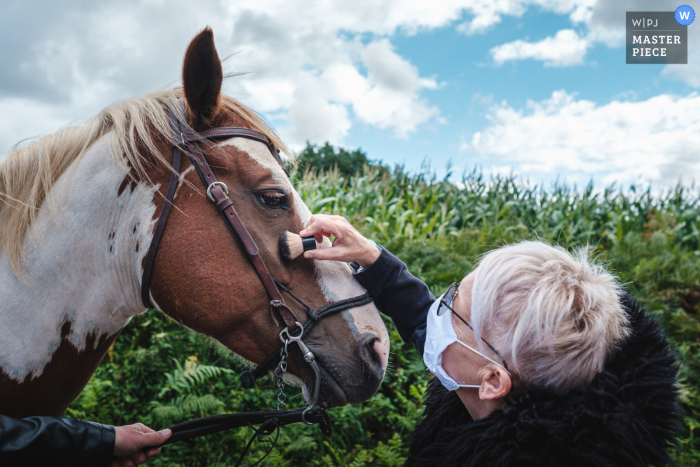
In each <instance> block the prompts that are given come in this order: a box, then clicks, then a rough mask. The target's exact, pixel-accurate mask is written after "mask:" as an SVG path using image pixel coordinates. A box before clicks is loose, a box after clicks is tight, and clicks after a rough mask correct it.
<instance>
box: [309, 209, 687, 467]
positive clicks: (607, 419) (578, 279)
mask: <svg viewBox="0 0 700 467" xmlns="http://www.w3.org/2000/svg"><path fill="white" fill-rule="evenodd" d="M300 234H301V235H302V236H311V235H314V236H315V237H316V240H317V241H321V240H323V237H329V236H330V235H333V236H335V240H334V242H333V247H332V248H327V249H318V250H311V251H307V252H305V253H304V255H305V257H307V258H314V259H317V260H339V261H347V262H350V261H352V262H353V263H352V264H351V267H352V268H353V269H354V271H355V277H356V278H357V279H358V281H360V283H362V285H363V286H364V287H365V288H366V289H367V291H368V292H369V293H370V294H371V295H372V296H373V298H374V300H375V303H376V305H377V307H378V308H379V309H380V310H381V311H382V312H383V313H385V314H387V315H388V316H389V317H390V318H391V319H392V320H393V321H394V323H395V325H396V328H397V330H398V331H399V334H400V335H401V337H402V339H403V340H404V341H405V342H409V343H412V344H413V345H414V346H415V347H416V349H417V350H418V351H419V352H420V353H421V355H422V356H423V359H424V361H425V363H426V366H427V367H428V369H429V370H430V371H431V372H432V373H433V374H434V375H435V376H436V378H433V379H432V381H431V384H430V387H429V389H428V397H427V400H426V402H425V405H426V409H425V412H424V416H423V419H422V421H421V422H420V423H419V425H418V426H417V427H416V428H415V430H414V433H413V438H412V441H411V446H410V452H409V457H408V460H407V463H406V465H408V466H414V465H415V466H430V465H436V466H437V465H440V466H445V465H448V466H449V465H467V466H488V465H494V466H495V465H497V466H543V465H546V466H578V465H581V466H583V465H586V466H589V465H595V466H648V465H654V466H656V467H659V466H661V465H665V464H667V463H668V461H669V459H668V455H667V453H666V449H667V446H668V444H669V443H670V442H671V441H672V440H673V432H674V429H675V425H674V420H675V418H676V405H675V400H676V389H675V387H674V384H675V380H676V372H677V367H676V366H675V363H674V360H675V359H674V356H673V354H672V352H671V351H670V350H669V348H668V343H667V341H666V339H665V338H664V337H663V335H662V333H661V330H660V328H659V325H658V323H657V322H656V320H654V319H653V318H651V317H647V316H645V315H644V313H643V311H642V310H641V309H640V308H639V306H638V305H637V304H635V303H634V301H633V300H632V299H631V298H630V297H629V296H628V295H626V294H625V293H624V292H623V291H622V288H621V286H620V283H619V281H618V280H617V279H616V278H615V277H614V276H612V275H611V274H609V273H608V272H607V271H605V269H604V268H602V267H601V266H598V265H596V264H593V263H591V262H589V260H588V256H587V254H586V253H585V252H581V253H579V254H578V255H576V256H572V255H571V254H569V253H568V252H566V251H565V250H564V249H562V248H558V247H557V248H555V247H551V246H549V245H546V244H544V243H541V242H522V243H518V244H515V245H512V246H506V247H502V248H499V249H497V250H494V251H492V252H490V253H488V254H487V255H485V256H484V257H483V258H482V259H481V261H480V263H479V265H478V267H477V268H476V269H475V270H474V271H472V272H471V273H470V274H469V275H468V276H467V277H465V278H464V280H462V281H461V283H459V284H454V285H453V286H452V287H450V288H449V289H448V290H447V292H446V293H445V294H444V295H443V296H442V297H440V298H439V299H437V300H436V299H435V298H434V297H433V296H432V294H431V293H430V291H429V290H428V288H427V286H426V285H425V284H423V283H422V282H421V281H419V280H418V279H416V278H415V277H413V276H412V275H411V274H410V273H409V272H408V271H407V269H406V266H405V265H404V264H403V263H402V262H401V261H400V260H399V259H397V258H396V257H395V256H393V255H392V254H391V253H389V252H388V251H387V250H386V249H383V248H381V247H377V246H376V245H375V244H374V243H373V242H371V241H370V240H368V239H366V238H364V237H363V236H362V235H361V234H360V233H359V232H357V230H355V229H354V228H353V227H352V226H351V225H350V224H349V223H348V222H347V221H346V220H345V219H343V218H342V217H338V216H325V215H316V216H313V217H312V218H311V220H310V221H309V223H308V225H307V227H306V228H305V229H304V230H303V231H302V232H300Z"/></svg>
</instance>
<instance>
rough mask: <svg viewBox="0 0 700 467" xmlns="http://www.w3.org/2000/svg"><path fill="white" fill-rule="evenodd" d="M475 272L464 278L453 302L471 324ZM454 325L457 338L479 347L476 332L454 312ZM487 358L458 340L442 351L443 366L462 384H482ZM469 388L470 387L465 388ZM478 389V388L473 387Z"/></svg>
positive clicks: (458, 311)
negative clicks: (480, 375) (479, 377)
mask: <svg viewBox="0 0 700 467" xmlns="http://www.w3.org/2000/svg"><path fill="white" fill-rule="evenodd" d="M474 276H475V274H474V272H472V273H471V274H469V275H468V276H467V277H465V278H464V280H463V281H462V283H461V284H460V285H459V289H458V290H457V296H456V297H455V299H454V302H452V309H453V310H454V312H455V313H457V314H458V315H459V316H460V317H461V318H462V319H464V321H466V322H467V323H470V324H471V305H472V286H473V285H474ZM452 327H454V330H455V334H456V335H457V338H458V339H459V340H460V341H462V342H464V343H465V344H467V345H468V346H470V347H472V348H474V349H478V346H477V343H476V339H475V338H474V332H472V330H471V329H469V328H468V327H467V326H466V325H465V324H464V323H463V322H461V321H460V320H459V319H458V318H457V317H455V316H454V313H453V314H452ZM485 363H487V361H486V360H484V359H483V358H481V357H480V356H478V355H477V354H475V353H474V352H472V351H470V350H469V349H467V348H466V347H464V346H463V345H459V344H458V343H457V342H455V343H453V344H451V345H449V346H448V347H447V348H446V349H445V351H444V352H443V353H442V367H443V368H444V369H445V371H446V372H447V374H449V375H450V376H451V377H452V379H454V380H455V381H457V382H458V383H460V384H481V382H480V381H479V379H478V375H477V374H478V372H479V369H480V368H481V366H483V365H484V364H485ZM464 389H465V390H468V389H469V388H464ZM472 391H476V389H472Z"/></svg>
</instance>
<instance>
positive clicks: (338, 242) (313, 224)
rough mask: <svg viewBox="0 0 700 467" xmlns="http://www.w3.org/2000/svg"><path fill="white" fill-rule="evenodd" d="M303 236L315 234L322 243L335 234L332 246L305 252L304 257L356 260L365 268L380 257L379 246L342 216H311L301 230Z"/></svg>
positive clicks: (300, 233) (347, 261)
mask: <svg viewBox="0 0 700 467" xmlns="http://www.w3.org/2000/svg"><path fill="white" fill-rule="evenodd" d="M299 235H301V236H302V237H310V236H312V235H313V236H314V237H315V238H316V241H317V242H319V243H321V242H322V241H323V237H330V236H331V235H333V236H335V240H333V247H332V248H318V249H316V250H309V251H305V252H304V258H313V259H321V260H323V259H327V260H333V261H345V262H346V263H349V262H352V261H355V262H357V264H359V265H360V266H362V267H363V268H366V267H368V266H369V265H371V264H372V263H374V262H375V261H376V260H377V258H379V253H380V251H379V248H377V245H375V244H374V243H373V242H371V241H369V240H367V239H366V238H365V237H363V236H362V234H361V233H360V232H358V231H357V230H356V229H355V227H353V226H352V225H350V223H349V222H348V221H347V220H346V219H345V218H344V217H341V216H328V215H326V214H316V215H313V216H311V219H310V220H309V223H308V224H307V225H306V228H305V229H304V230H302V231H301V232H299Z"/></svg>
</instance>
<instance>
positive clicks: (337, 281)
mask: <svg viewBox="0 0 700 467" xmlns="http://www.w3.org/2000/svg"><path fill="white" fill-rule="evenodd" d="M221 145H222V146H223V145H231V146H235V147H236V148H238V149H240V150H241V151H243V152H245V153H247V154H248V155H249V156H250V157H251V159H253V160H254V161H256V162H257V163H258V164H260V165H261V166H262V167H264V168H266V169H269V170H271V171H272V175H273V177H274V178H275V179H276V180H278V181H279V182H281V183H282V184H283V185H284V186H285V187H287V188H288V189H289V190H290V191H291V192H292V194H293V195H294V204H295V206H296V210H297V213H298V215H299V218H300V220H301V223H302V225H304V226H305V225H306V224H307V223H308V222H309V219H311V211H310V210H309V208H308V206H306V203H304V201H303V200H302V199H301V197H300V196H299V193H297V191H296V190H295V189H294V187H293V186H292V184H291V182H290V181H289V178H288V177H287V175H286V174H285V173H284V171H283V170H282V168H281V167H280V166H279V164H278V163H277V161H276V160H275V158H274V157H273V156H272V154H270V150H269V149H267V146H266V145H264V144H263V143H261V142H259V141H255V140H251V139H247V138H231V139H228V140H226V141H224V142H223V143H221ZM330 246H331V243H330V240H329V239H327V238H324V240H323V243H322V244H321V247H322V248H323V247H330ZM315 264H316V271H317V274H318V284H319V286H320V287H321V290H322V291H323V294H324V296H325V298H326V300H328V301H331V302H335V301H338V300H343V299H346V298H352V297H356V296H358V295H362V294H363V293H365V290H364V288H363V287H362V285H360V283H359V282H358V281H356V280H355V278H353V277H352V270H351V269H350V267H349V266H348V265H347V264H345V263H341V262H339V261H318V260H316V261H315ZM343 316H344V317H345V319H346V320H347V322H348V324H349V325H350V328H351V329H352V330H353V332H354V333H355V336H356V337H358V338H359V337H360V336H361V335H363V334H365V333H371V334H374V335H375V336H376V337H377V341H376V342H375V345H374V349H375V351H376V352H377V354H378V355H379V358H380V361H381V364H382V368H383V369H386V367H387V363H388V361H389V333H388V331H387V330H386V326H384V322H383V321H382V318H381V317H380V316H379V311H378V310H377V308H376V307H375V306H374V303H369V304H367V305H363V306H361V307H356V308H351V309H350V310H346V311H343Z"/></svg>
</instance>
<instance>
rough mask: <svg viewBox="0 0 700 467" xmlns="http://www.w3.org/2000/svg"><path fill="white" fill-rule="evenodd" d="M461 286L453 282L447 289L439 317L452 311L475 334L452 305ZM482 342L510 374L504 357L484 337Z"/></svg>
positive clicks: (438, 312)
mask: <svg viewBox="0 0 700 467" xmlns="http://www.w3.org/2000/svg"><path fill="white" fill-rule="evenodd" d="M459 284H461V282H453V283H452V285H451V286H449V287H448V288H447V292H445V295H443V296H442V300H440V305H439V306H438V309H437V315H438V316H442V315H443V314H444V313H445V311H447V310H450V311H451V312H452V316H454V317H455V318H457V319H458V320H460V321H461V322H463V323H464V324H465V325H466V326H467V327H468V328H469V329H471V330H472V332H473V331H474V328H473V327H471V326H470V325H469V323H467V322H466V320H465V319H464V318H462V317H461V316H459V314H458V313H457V312H456V311H455V310H454V309H453V308H452V304H453V303H454V301H455V298H456V297H457V293H458V292H459ZM481 340H482V341H484V344H486V345H487V346H488V347H489V349H491V350H493V353H495V354H496V355H498V358H500V359H501V361H502V362H503V367H504V368H505V369H506V370H507V371H508V372H509V373H510V370H508V364H507V363H506V361H505V360H504V359H503V357H501V354H500V353H498V351H497V350H496V349H495V348H494V347H493V346H492V345H491V344H489V343H488V342H486V339H484V338H483V337H482V338H481Z"/></svg>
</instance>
